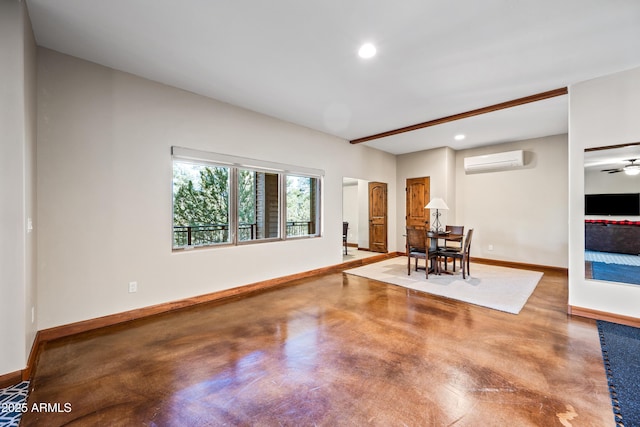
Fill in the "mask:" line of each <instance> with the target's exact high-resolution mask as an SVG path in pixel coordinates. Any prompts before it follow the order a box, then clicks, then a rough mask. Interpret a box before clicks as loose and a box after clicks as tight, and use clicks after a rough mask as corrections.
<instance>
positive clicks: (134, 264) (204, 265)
mask: <svg viewBox="0 0 640 427" xmlns="http://www.w3.org/2000/svg"><path fill="white" fill-rule="evenodd" d="M38 52H39V57H38V59H39V75H38V95H39V102H38V108H39V110H38V186H39V190H38V219H39V222H40V232H39V235H38V250H39V252H38V254H39V271H38V275H39V276H38V299H39V323H38V328H39V329H43V328H48V327H52V326H56V325H61V324H67V323H71V322H76V321H80V320H85V319H89V318H95V317H98V316H103V315H108V314H112V313H117V312H122V311H126V310H130V309H134V308H139V307H145V306H149V305H152V304H158V303H163V302H167V301H173V300H178V299H182V298H186V297H190V296H195V295H201V294H206V293H210V292H215V291H219V290H223V289H227V288H232V287H236V286H241V285H245V284H249V283H253V282H257V281H262V280H266V279H270V278H275V277H281V276H286V275H289V274H294V273H298V272H303V271H308V270H313V269H316V268H320V267H324V266H329V265H334V264H338V263H340V262H341V260H342V258H341V251H340V248H341V245H342V177H344V176H355V177H359V178H362V179H366V180H380V181H383V182H387V183H389V184H390V186H389V189H390V191H389V200H395V199H396V195H395V188H396V186H395V175H396V169H395V167H396V166H395V157H394V156H393V155H391V154H388V153H383V152H381V151H378V150H375V149H371V148H368V147H365V146H362V145H351V144H349V143H348V142H346V141H344V140H342V139H339V138H335V137H332V136H329V135H326V134H323V133H320V132H316V131H312V130H310V129H307V128H303V127H300V126H296V125H293V124H290V123H285V122H282V121H279V120H275V119H272V118H269V117H266V116H263V115H260V114H256V113H253V112H249V111H246V110H243V109H240V108H236V107H233V106H230V105H228V104H223V103H221V102H218V101H215V100H212V99H208V98H205V97H201V96H197V95H194V94H192V93H188V92H185V91H181V90H178V89H175V88H172V87H168V86H165V85H162V84H158V83H154V82H151V81H148V80H145V79H142V78H139V77H135V76H132V75H130V74H126V73H122V72H118V71H115V70H112V69H108V68H105V67H102V66H99V65H96V64H93V63H89V62H86V61H83V60H79V59H77V58H72V57H69V56H65V55H62V54H60V53H57V52H54V51H51V50H47V49H39V51H38ZM172 145H178V146H183V147H188V148H193V149H198V150H205V151H212V152H219V153H224V154H230V155H236V156H242V157H248V158H255V159H261V160H266V161H276V162H282V161H283V159H286V160H285V161H286V163H289V164H294V165H300V166H305V167H311V168H318V169H324V170H325V172H326V176H325V178H324V185H323V196H324V198H323V200H324V204H323V211H322V220H323V223H324V225H323V226H324V236H323V237H322V238H318V239H303V240H296V241H287V242H274V243H262V244H255V245H244V246H239V247H227V248H210V249H201V250H194V251H188V252H180V253H172V251H171V197H172V195H171V179H172V172H171V156H170V147H171V146H172ZM395 218H396V211H395V205H394V204H393V203H390V205H389V241H390V245H389V251H395V250H396V247H395V246H394V244H393V242H395V241H396V236H395V229H396V220H395ZM134 280H135V281H137V282H138V292H137V293H133V294H130V293H128V292H127V283H128V282H129V281H134Z"/></svg>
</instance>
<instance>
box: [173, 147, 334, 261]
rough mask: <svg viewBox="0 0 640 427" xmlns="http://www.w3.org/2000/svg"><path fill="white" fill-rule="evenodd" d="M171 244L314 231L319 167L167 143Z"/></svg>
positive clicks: (281, 236) (275, 237) (226, 242)
mask: <svg viewBox="0 0 640 427" xmlns="http://www.w3.org/2000/svg"><path fill="white" fill-rule="evenodd" d="M172 154H173V245H172V246H173V248H174V249H184V248H191V247H200V246H214V245H230V244H245V243H251V242H258V241H273V240H282V239H292V238H303V237H316V236H320V221H319V220H320V191H319V189H320V182H321V177H322V175H323V172H322V171H319V170H315V169H309V168H301V167H300V168H298V167H294V166H289V165H282V164H277V163H271V162H263V161H257V160H251V159H243V158H239V157H232V156H227V155H221V154H215V153H207V152H200V151H196V150H190V149H185V148H180V147H172Z"/></svg>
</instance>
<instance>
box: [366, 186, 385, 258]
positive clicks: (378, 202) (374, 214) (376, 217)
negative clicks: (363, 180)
mask: <svg viewBox="0 0 640 427" xmlns="http://www.w3.org/2000/svg"><path fill="white" fill-rule="evenodd" d="M369 250H370V251H373V252H382V253H387V184H386V183H384V182H370V183H369Z"/></svg>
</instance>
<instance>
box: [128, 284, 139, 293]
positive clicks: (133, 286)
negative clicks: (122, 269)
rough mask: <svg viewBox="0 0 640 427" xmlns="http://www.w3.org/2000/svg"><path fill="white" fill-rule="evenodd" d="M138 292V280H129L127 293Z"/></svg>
mask: <svg viewBox="0 0 640 427" xmlns="http://www.w3.org/2000/svg"><path fill="white" fill-rule="evenodd" d="M133 292H138V282H129V293H133Z"/></svg>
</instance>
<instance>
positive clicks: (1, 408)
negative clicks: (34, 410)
mask: <svg viewBox="0 0 640 427" xmlns="http://www.w3.org/2000/svg"><path fill="white" fill-rule="evenodd" d="M28 393H29V381H22V382H21V383H18V384H16V385H14V386H11V387H7V388H0V426H2V427H5V426H6V427H16V426H18V424H20V418H21V417H22V412H23V411H24V408H23V407H22V405H26V404H27V403H26V402H27V394H28Z"/></svg>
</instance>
